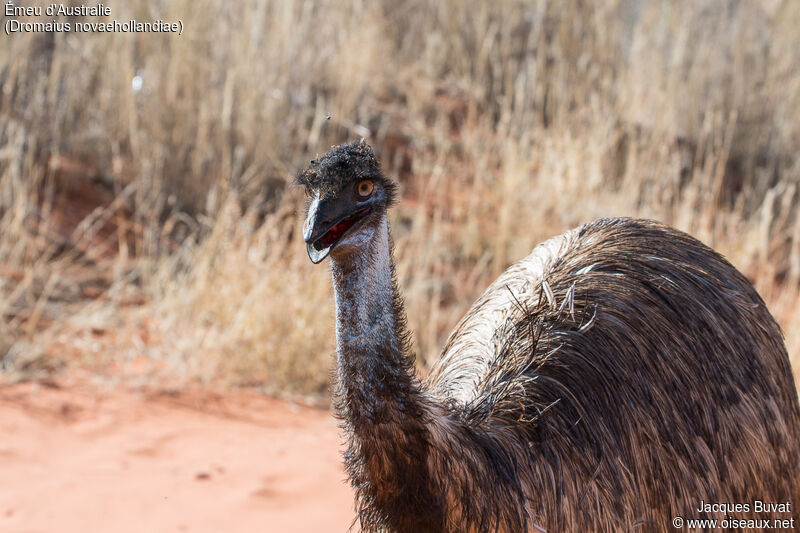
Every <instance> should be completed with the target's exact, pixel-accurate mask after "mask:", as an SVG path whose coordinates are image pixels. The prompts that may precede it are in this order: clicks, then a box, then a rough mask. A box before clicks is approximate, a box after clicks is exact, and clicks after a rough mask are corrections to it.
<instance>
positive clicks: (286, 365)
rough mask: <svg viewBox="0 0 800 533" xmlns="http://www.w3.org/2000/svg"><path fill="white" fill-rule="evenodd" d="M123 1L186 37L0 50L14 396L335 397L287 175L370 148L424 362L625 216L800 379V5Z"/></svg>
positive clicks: (4, 317) (117, 11)
mask: <svg viewBox="0 0 800 533" xmlns="http://www.w3.org/2000/svg"><path fill="white" fill-rule="evenodd" d="M108 4H109V5H110V6H111V8H112V17H113V18H114V19H117V20H120V21H127V20H129V19H131V18H135V19H137V20H142V21H147V20H155V19H164V20H166V21H170V22H171V21H175V20H177V19H181V20H182V21H183V23H184V28H185V29H184V33H183V35H180V36H178V35H175V34H154V33H146V34H102V33H97V34H77V33H68V34H43V33H38V34H24V35H23V34H14V35H11V36H5V35H4V36H2V38H0V368H2V371H1V372H0V376H2V378H0V379H3V380H6V381H15V380H21V379H51V378H52V377H53V376H57V375H62V374H64V373H69V372H83V373H85V374H88V375H90V376H97V377H98V379H101V380H104V382H105V381H111V382H117V381H124V382H126V383H131V384H133V385H143V386H157V387H162V386H163V387H173V386H183V385H186V384H190V383H191V384H198V383H199V384H201V385H203V386H211V387H223V388H224V387H240V386H249V387H257V388H260V389H262V390H264V391H265V392H268V393H273V394H275V393H277V394H290V395H306V396H309V397H325V390H326V387H327V384H328V381H329V375H330V372H329V369H330V367H331V366H332V362H333V359H332V357H331V354H332V353H333V351H334V346H333V341H334V335H333V298H332V294H331V288H330V279H329V273H328V271H327V269H326V268H324V267H316V268H315V267H314V266H313V265H311V263H310V262H309V261H308V259H307V258H306V255H305V248H304V246H303V245H302V242H301V238H300V235H299V231H298V228H299V225H300V223H301V220H300V217H301V214H302V203H303V200H304V198H303V195H302V193H301V191H297V190H294V189H292V188H291V187H290V186H289V183H290V179H291V176H292V175H293V174H294V173H295V172H296V171H298V170H299V169H301V168H302V167H303V166H304V165H305V164H307V162H308V160H309V159H311V158H312V157H314V156H315V155H316V154H321V153H323V152H325V151H327V149H328V148H329V147H330V146H331V145H333V144H338V143H341V142H345V141H349V140H354V139H358V138H361V137H364V138H365V139H367V141H369V142H370V143H371V144H372V145H373V146H374V147H375V149H376V151H377V152H378V153H379V155H380V157H381V160H382V165H383V167H384V169H385V171H386V172H387V173H389V174H390V175H392V176H393V177H395V178H397V179H398V180H399V181H400V183H401V187H402V194H403V200H402V202H401V204H400V205H399V207H398V208H396V209H395V210H394V211H393V213H392V219H391V224H392V229H393V235H394V238H395V243H396V254H397V260H398V274H399V280H400V284H401V286H402V289H403V291H404V293H405V297H406V302H407V306H408V314H409V319H410V325H411V328H412V329H413V332H414V342H415V347H416V350H417V353H418V361H419V364H420V366H421V367H423V369H424V368H425V367H426V366H427V365H428V364H429V363H430V362H431V361H432V360H434V359H435V358H436V357H437V355H438V350H439V349H440V347H441V346H442V344H443V341H444V338H445V336H446V334H447V333H448V332H449V331H450V329H451V327H452V326H453V325H454V324H455V322H456V321H457V320H458V318H459V317H460V316H461V315H462V314H463V313H464V312H465V311H466V309H467V307H468V306H469V304H470V303H471V302H472V301H473V299H474V298H475V297H476V296H477V295H479V294H480V292H481V291H482V289H483V288H485V287H486V286H487V285H488V284H489V283H490V282H491V280H492V279H493V278H494V277H495V276H497V275H498V274H499V273H500V272H502V271H503V270H504V269H505V268H506V267H507V266H508V265H509V264H510V263H511V262H513V261H515V260H517V259H520V258H522V257H523V256H525V255H527V253H528V252H529V251H530V250H531V248H532V247H533V246H534V245H535V244H537V243H538V242H540V241H542V240H544V239H546V238H547V237H549V236H552V235H554V234H558V233H561V232H562V231H564V230H566V229H568V228H570V227H573V226H576V225H578V224H580V223H582V222H585V221H588V220H591V219H594V218H597V217H600V216H623V215H624V216H636V217H648V218H656V219H660V220H663V221H665V222H667V223H669V224H672V225H674V226H676V227H678V228H680V229H683V230H685V231H688V232H690V233H692V234H694V235H695V236H697V237H698V238H700V239H701V240H703V241H704V242H705V243H707V244H709V245H710V246H712V247H714V248H716V249H717V250H719V251H720V252H722V253H723V254H725V255H726V256H727V257H728V258H729V259H730V260H731V261H732V262H733V263H734V264H735V265H736V266H737V267H738V268H739V269H740V270H742V271H743V272H744V273H745V274H746V275H747V276H748V277H749V278H750V279H751V280H752V281H753V282H754V283H755V285H756V286H757V288H758V290H759V291H760V292H761V294H762V295H763V296H764V298H765V300H766V301H767V303H768V305H769V307H770V309H771V311H772V312H773V314H774V315H775V316H776V318H777V319H778V320H779V322H780V323H781V326H782V327H783V330H784V332H785V334H786V337H787V346H788V348H789V352H790V356H791V357H792V362H793V365H794V368H795V372H796V373H797V372H798V370H797V369H798V368H800V332H799V331H798V329H799V328H800V310H798V297H799V296H800V290H799V289H798V288H799V287H800V218H799V217H798V195H800V191H798V185H799V184H800V157H799V156H798V152H799V150H798V148H800V120H798V118H800V117H798V110H799V109H800V3H798V2H795V1H792V0H784V1H781V0H763V1H761V2H739V1H735V0H704V1H699V2H696V1H689V0H686V1H675V2H672V1H652V2H636V1H631V0H601V1H589V0H564V1H559V2H547V1H530V2H521V1H516V0H498V1H495V2H479V3H473V2H466V1H458V0H440V1H433V0H409V1H407V2H392V1H389V0H384V1H378V2H367V1H363V0H336V1H334V0H318V1H312V0H275V1H270V2H265V1H256V0H243V1H240V2H223V1H220V0H195V1H192V2H190V1H189V0H174V1H166V0H155V1H138V0H137V1H128V2H113V3H110V2H109V3H108ZM3 22H5V21H3ZM742 327H748V325H746V324H742Z"/></svg>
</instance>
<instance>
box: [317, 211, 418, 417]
mask: <svg viewBox="0 0 800 533" xmlns="http://www.w3.org/2000/svg"><path fill="white" fill-rule="evenodd" d="M331 259H332V261H331V269H332V273H333V284H334V292H335V296H336V343H337V352H338V362H339V365H338V366H339V369H338V378H339V385H340V391H339V395H340V398H339V400H340V401H342V402H344V404H343V405H341V408H342V409H343V411H344V414H345V416H346V417H347V418H349V419H350V420H351V422H352V424H353V429H356V430H358V428H359V427H362V423H367V424H368V423H374V422H376V421H380V420H382V419H384V417H387V416H388V417H389V418H391V419H393V420H397V419H398V418H397V413H396V411H398V410H399V411H406V410H407V408H408V404H409V402H411V403H414V397H415V396H416V395H417V390H418V389H417V387H416V386H415V385H414V371H413V362H412V360H411V358H410V356H409V354H407V353H406V346H405V342H404V336H405V329H404V328H405V317H404V314H403V309H402V305H401V303H400V297H399V295H398V294H397V289H396V287H395V284H394V282H393V276H392V274H393V264H392V253H391V245H390V241H389V231H388V226H387V222H386V218H385V217H384V218H383V219H382V220H381V221H380V223H379V225H378V228H377V229H376V231H375V233H374V234H373V236H372V239H371V241H370V242H369V243H368V244H367V245H365V246H363V247H362V248H361V249H360V250H359V251H357V252H354V253H353V254H350V255H349V256H347V257H346V258H333V257H332V258H331Z"/></svg>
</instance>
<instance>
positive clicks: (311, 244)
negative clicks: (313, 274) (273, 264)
mask: <svg viewBox="0 0 800 533" xmlns="http://www.w3.org/2000/svg"><path fill="white" fill-rule="evenodd" d="M369 211H370V206H367V205H359V204H357V203H356V202H355V201H354V200H350V199H347V198H336V197H326V198H320V195H319V193H317V194H316V196H315V197H314V199H313V200H312V201H311V205H310V206H309V208H308V216H307V217H306V221H305V223H304V224H303V240H304V241H305V243H306V251H308V258H309V259H311V262H312V263H314V264H317V263H319V262H320V261H322V260H323V259H325V258H326V257H327V256H328V254H329V253H330V251H331V250H332V249H333V247H334V246H336V243H338V242H339V240H340V239H341V238H342V236H344V234H345V233H346V232H347V230H349V229H350V228H351V227H353V225H354V224H355V223H356V222H358V221H359V220H361V219H362V218H363V217H364V215H366V214H367V213H368V212H369Z"/></svg>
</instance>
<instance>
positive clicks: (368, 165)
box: [294, 139, 397, 205]
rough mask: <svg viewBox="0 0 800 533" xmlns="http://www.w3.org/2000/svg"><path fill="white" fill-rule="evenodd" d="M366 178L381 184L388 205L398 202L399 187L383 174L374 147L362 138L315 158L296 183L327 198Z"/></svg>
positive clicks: (299, 175) (335, 147) (296, 179)
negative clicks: (373, 150)
mask: <svg viewBox="0 0 800 533" xmlns="http://www.w3.org/2000/svg"><path fill="white" fill-rule="evenodd" d="M363 179H371V180H374V181H378V182H380V183H381V185H382V186H383V188H384V190H385V191H386V196H387V199H388V202H387V203H388V205H393V204H394V203H395V200H396V198H397V184H396V183H395V182H394V181H392V180H390V179H389V178H387V177H385V176H384V175H383V172H381V167H380V164H379V162H378V159H377V158H376V157H375V154H374V153H373V152H372V148H371V147H370V146H369V145H368V144H367V143H366V142H365V141H364V140H363V139H362V140H361V141H355V142H351V143H348V144H340V145H339V146H334V147H333V148H331V150H330V151H329V152H328V153H326V154H325V155H324V156H322V157H318V158H316V159H312V160H311V162H310V163H309V165H308V168H306V169H305V170H304V171H302V172H301V173H300V174H298V175H297V177H296V178H295V180H294V182H295V185H302V186H305V187H310V188H311V189H313V190H318V191H320V193H321V194H322V196H327V195H330V194H336V193H337V192H338V191H340V190H341V189H342V188H343V187H344V186H345V184H347V183H352V182H355V181H358V180H363Z"/></svg>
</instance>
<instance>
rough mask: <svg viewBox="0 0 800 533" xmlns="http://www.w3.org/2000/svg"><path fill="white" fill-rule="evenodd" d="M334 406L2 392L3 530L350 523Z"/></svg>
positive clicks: (208, 397)
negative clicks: (332, 411)
mask: <svg viewBox="0 0 800 533" xmlns="http://www.w3.org/2000/svg"><path fill="white" fill-rule="evenodd" d="M339 451H340V445H339V437H338V429H337V427H336V422H335V420H334V419H333V417H332V416H331V414H330V413H329V412H326V411H322V410H318V409H313V408H309V407H305V406H298V405H294V404H291V403H287V402H282V401H278V400H273V399H268V398H263V397H259V396H256V395H243V394H233V395H227V394H226V395H224V396H222V395H214V394H210V393H180V394H176V395H165V394H160V395H152V394H145V393H137V392H131V391H126V390H120V389H114V390H107V391H104V392H97V390H95V389H93V388H91V387H89V388H87V387H77V388H76V387H74V386H70V387H63V386H58V385H56V384H51V385H40V384H21V385H13V386H3V387H0V531H2V532H5V533H50V532H54V533H55V532H57V533H62V532H63V533H71V532H81V533H88V532H92V533H93V532H102V533H106V532H108V533H116V532H119V533H127V532H137V533H139V532H148V533H149V532H162V531H164V532H172V531H174V532H214V533H219V532H223V531H224V532H228V531H230V532H300V531H314V532H328V531H331V532H342V531H346V530H347V528H348V527H349V525H350V522H351V520H352V517H353V511H352V509H353V495H352V492H351V490H350V489H349V487H348V486H347V485H346V484H345V483H344V481H343V479H344V473H343V471H342V467H341V460H340V456H339Z"/></svg>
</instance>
